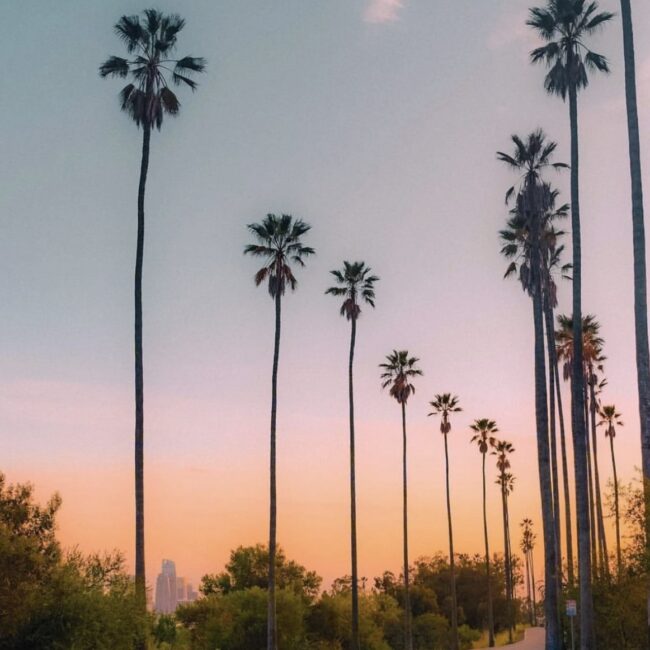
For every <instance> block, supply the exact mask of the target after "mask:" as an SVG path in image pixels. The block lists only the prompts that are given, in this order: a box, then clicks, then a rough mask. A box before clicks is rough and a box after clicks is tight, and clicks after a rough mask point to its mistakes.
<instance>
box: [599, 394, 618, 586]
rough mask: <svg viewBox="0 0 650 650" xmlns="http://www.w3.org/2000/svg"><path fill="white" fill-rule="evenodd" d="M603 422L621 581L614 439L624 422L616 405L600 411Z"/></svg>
mask: <svg viewBox="0 0 650 650" xmlns="http://www.w3.org/2000/svg"><path fill="white" fill-rule="evenodd" d="M600 417H601V420H600V422H599V423H598V426H604V427H605V435H606V436H607V437H608V438H609V449H610V452H611V454H612V470H613V472H614V518H615V522H616V571H617V574H618V577H619V579H620V578H621V570H622V567H623V562H622V559H621V522H620V517H619V508H618V475H617V473H616V456H615V455H614V438H615V437H616V427H617V426H618V427H622V426H623V421H622V420H621V414H620V413H619V412H618V411H617V410H616V406H615V405H614V404H609V405H605V406H603V407H602V408H601V409H600Z"/></svg>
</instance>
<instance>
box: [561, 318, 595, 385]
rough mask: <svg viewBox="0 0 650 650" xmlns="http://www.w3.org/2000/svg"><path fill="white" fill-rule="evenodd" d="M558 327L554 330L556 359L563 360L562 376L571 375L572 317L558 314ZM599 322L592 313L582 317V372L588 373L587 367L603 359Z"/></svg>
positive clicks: (566, 377) (567, 376)
mask: <svg viewBox="0 0 650 650" xmlns="http://www.w3.org/2000/svg"><path fill="white" fill-rule="evenodd" d="M557 322H558V329H557V330H556V332H555V342H556V347H557V356H558V359H560V360H563V361H564V378H565V379H568V378H569V377H570V376H571V366H572V364H573V317H572V316H566V315H564V314H560V315H559V316H558V317H557ZM599 332H600V323H599V322H598V321H597V320H596V317H595V316H593V315H592V314H587V315H586V316H584V317H583V319H582V349H583V356H582V359H583V365H584V373H585V375H587V374H588V371H589V368H592V367H593V366H594V365H596V366H598V365H599V364H601V363H602V361H604V357H603V356H602V350H603V339H602V338H601V337H600V336H599Z"/></svg>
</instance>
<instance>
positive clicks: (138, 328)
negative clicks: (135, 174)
mask: <svg viewBox="0 0 650 650" xmlns="http://www.w3.org/2000/svg"><path fill="white" fill-rule="evenodd" d="M150 142H151V125H150V124H149V123H148V122H147V121H146V120H145V122H144V125H143V133H142V159H141V162H140V183H139V186H138V239H137V245H136V255H135V291H134V295H135V589H136V599H137V603H138V609H139V611H140V613H141V614H142V615H144V614H145V613H146V610H147V589H146V576H145V564H144V374H143V362H142V263H143V259H144V194H145V188H146V185H147V171H148V169H149V146H150ZM144 644H145V640H144V636H143V637H142V639H138V641H137V643H136V647H137V648H139V649H142V650H143V649H144Z"/></svg>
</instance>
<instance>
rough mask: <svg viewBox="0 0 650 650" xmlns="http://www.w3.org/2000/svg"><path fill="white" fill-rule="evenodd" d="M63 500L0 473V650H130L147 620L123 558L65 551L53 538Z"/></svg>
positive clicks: (112, 555)
mask: <svg viewBox="0 0 650 650" xmlns="http://www.w3.org/2000/svg"><path fill="white" fill-rule="evenodd" d="M60 505H61V499H60V498H59V497H58V495H55V496H54V497H52V498H51V499H50V500H49V501H48V502H47V504H46V505H45V506H40V505H38V504H37V503H35V501H34V496H33V488H32V486H31V485H29V484H24V485H20V484H18V485H7V484H6V481H5V477H4V476H3V475H1V474H0V574H1V575H2V578H3V579H2V580H1V581H0V648H2V649H3V650H23V649H24V650H28V649H33V648H39V650H49V649H52V650H54V649H59V648H75V650H77V649H78V650H86V649H88V650H91V649H96V650H121V649H124V650H127V649H128V650H131V648H132V647H133V643H134V640H135V639H136V637H137V634H138V631H139V630H140V629H142V626H141V623H142V621H141V620H140V619H139V618H138V616H137V614H136V613H135V612H136V607H135V590H134V586H133V582H132V580H131V579H130V578H129V576H128V575H127V574H126V573H125V571H124V559H123V558H122V556H121V554H119V553H108V554H102V555H99V554H95V555H90V556H84V555H82V554H81V553H80V552H79V551H77V550H73V551H71V552H69V553H67V554H65V553H63V552H62V551H61V548H60V546H59V544H58V542H57V540H56V538H55V530H56V514H57V511H58V509H59V507H60Z"/></svg>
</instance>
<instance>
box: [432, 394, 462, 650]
mask: <svg viewBox="0 0 650 650" xmlns="http://www.w3.org/2000/svg"><path fill="white" fill-rule="evenodd" d="M429 404H430V405H431V408H432V409H433V411H432V412H431V413H429V415H440V416H441V419H440V433H442V435H443V438H444V440H445V480H446V487H447V526H448V529H449V568H450V580H451V631H452V649H453V650H458V647H459V641H458V604H457V599H456V569H455V563H454V533H453V529H452V525H451V497H450V496H449V451H448V448H447V434H448V433H449V432H450V431H451V422H450V421H449V414H450V413H459V412H460V411H462V410H463V409H461V408H460V406H458V396H456V395H453V396H452V394H451V393H442V395H436V396H435V398H434V400H433V401H432V402H429Z"/></svg>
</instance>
